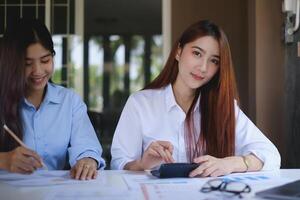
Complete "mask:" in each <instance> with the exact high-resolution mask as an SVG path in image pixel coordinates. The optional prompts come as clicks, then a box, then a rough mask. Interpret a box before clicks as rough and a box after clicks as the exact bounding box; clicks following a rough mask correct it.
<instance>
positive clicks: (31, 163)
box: [6, 146, 42, 174]
mask: <svg viewBox="0 0 300 200" xmlns="http://www.w3.org/2000/svg"><path fill="white" fill-rule="evenodd" d="M41 160H42V159H41V158H40V156H39V155H38V154H37V153H36V152H34V151H32V150H31V149H28V148H26V147H22V146H20V147H17V148H15V149H14V150H12V151H9V152H7V154H6V163H7V164H6V169H7V171H9V172H13V173H21V174H31V173H32V172H34V171H35V170H36V169H37V168H41V167H42V161H41Z"/></svg>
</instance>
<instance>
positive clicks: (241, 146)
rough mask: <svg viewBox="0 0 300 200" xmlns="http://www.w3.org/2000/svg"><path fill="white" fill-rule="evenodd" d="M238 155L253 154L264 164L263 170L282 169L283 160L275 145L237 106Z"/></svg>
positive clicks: (236, 148)
mask: <svg viewBox="0 0 300 200" xmlns="http://www.w3.org/2000/svg"><path fill="white" fill-rule="evenodd" d="M235 111H236V142H235V144H236V147H235V150H236V155H248V154H253V155H255V156H256V157H257V158H259V159H260V160H261V161H262V162H263V168H262V170H276V169H279V168H280V163H281V158H280V154H279V152H278V150H277V148H276V147H275V145H274V144H273V143H272V142H271V141H270V140H269V139H268V138H267V137H266V136H265V135H264V134H263V133H262V132H261V131H260V130H259V129H258V128H257V127H256V126H255V125H254V124H253V123H252V122H251V120H250V119H249V118H248V117H247V116H246V115H245V114H244V113H243V112H242V111H241V110H240V109H239V107H238V106H237V105H235Z"/></svg>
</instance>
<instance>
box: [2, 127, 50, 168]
mask: <svg viewBox="0 0 300 200" xmlns="http://www.w3.org/2000/svg"><path fill="white" fill-rule="evenodd" d="M3 128H4V129H5V130H6V131H7V132H8V133H9V135H10V136H11V137H13V138H14V139H15V140H16V141H17V142H18V143H19V144H20V145H21V146H22V147H25V148H27V149H28V147H27V146H26V144H24V142H22V140H20V139H19V138H18V136H17V135H16V134H15V133H14V132H13V131H12V130H10V129H9V128H8V127H7V126H6V124H4V125H3ZM41 162H42V165H43V167H44V169H47V166H46V165H45V163H44V162H43V161H41Z"/></svg>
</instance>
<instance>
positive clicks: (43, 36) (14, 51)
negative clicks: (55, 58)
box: [0, 19, 55, 151]
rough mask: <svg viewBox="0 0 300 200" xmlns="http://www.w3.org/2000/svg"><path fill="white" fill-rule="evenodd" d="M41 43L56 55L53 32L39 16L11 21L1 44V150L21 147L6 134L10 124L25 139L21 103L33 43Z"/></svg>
mask: <svg viewBox="0 0 300 200" xmlns="http://www.w3.org/2000/svg"><path fill="white" fill-rule="evenodd" d="M35 43H40V44H41V45H42V46H43V47H44V48H45V49H47V50H49V51H50V52H51V53H52V54H53V55H54V54H55V51H54V48H53V41H52V37H51V34H50V33H49V31H48V29H47V27H46V26H45V25H44V24H43V23H42V22H41V21H39V20H37V19H20V20H19V21H18V22H17V23H13V24H9V25H8V27H7V29H6V31H5V33H4V36H3V38H2V40H1V46H0V125H1V127H0V151H10V150H12V149H14V148H15V147H17V146H18V144H17V143H16V142H15V140H14V139H13V138H11V136H9V135H8V134H6V133H4V130H3V124H6V125H7V126H8V127H9V128H10V129H11V130H12V131H13V132H15V133H16V134H17V136H18V137H19V138H21V139H22V138H23V133H22V132H23V129H22V117H21V113H20V103H21V101H22V99H23V98H24V91H25V58H26V50H27V48H28V46H29V45H31V44H35Z"/></svg>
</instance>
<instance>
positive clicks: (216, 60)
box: [211, 59, 220, 66]
mask: <svg viewBox="0 0 300 200" xmlns="http://www.w3.org/2000/svg"><path fill="white" fill-rule="evenodd" d="M211 62H212V63H214V64H215V65H217V66H219V64H220V61H219V60H218V59H212V60H211Z"/></svg>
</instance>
